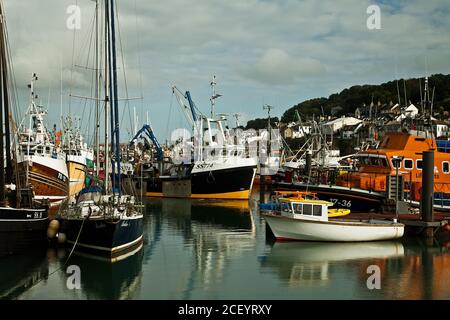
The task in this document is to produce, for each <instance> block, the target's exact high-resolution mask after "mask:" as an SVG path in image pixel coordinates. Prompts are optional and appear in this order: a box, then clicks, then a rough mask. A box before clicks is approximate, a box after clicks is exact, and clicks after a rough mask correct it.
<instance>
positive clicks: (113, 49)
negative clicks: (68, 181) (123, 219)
mask: <svg viewBox="0 0 450 320" xmlns="http://www.w3.org/2000/svg"><path fill="white" fill-rule="evenodd" d="M110 1H111V17H110V18H111V39H110V40H111V54H112V56H111V58H112V70H111V71H112V77H111V79H112V85H113V88H112V91H113V93H114V97H113V100H112V102H113V103H112V105H113V106H114V117H112V118H114V133H115V144H116V145H115V147H114V149H115V152H116V159H115V162H116V163H117V181H115V183H117V186H116V188H117V189H118V191H119V195H121V194H122V190H121V189H122V188H121V182H120V180H121V177H120V131H119V103H118V95H117V57H116V32H115V15H114V0H110ZM114 180H115V179H114Z"/></svg>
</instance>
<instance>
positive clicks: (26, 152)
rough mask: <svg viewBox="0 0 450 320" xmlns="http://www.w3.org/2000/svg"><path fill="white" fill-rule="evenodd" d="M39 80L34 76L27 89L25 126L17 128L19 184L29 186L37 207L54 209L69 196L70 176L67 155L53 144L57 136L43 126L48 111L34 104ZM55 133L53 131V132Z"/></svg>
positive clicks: (23, 124)
mask: <svg viewBox="0 0 450 320" xmlns="http://www.w3.org/2000/svg"><path fill="white" fill-rule="evenodd" d="M37 80H38V77H37V76H36V74H33V77H32V79H31V83H30V84H29V86H28V87H29V88H30V105H29V107H28V110H27V113H26V117H25V118H24V119H23V120H22V121H23V122H25V121H27V122H28V128H25V123H22V124H21V125H20V126H19V134H18V135H19V141H18V148H17V166H18V168H17V169H18V175H19V177H18V180H19V183H20V184H21V185H31V187H32V189H33V193H34V200H35V202H36V203H38V204H43V205H45V204H46V203H47V202H49V203H50V206H57V205H60V204H61V203H62V201H63V200H65V199H66V198H67V196H68V194H69V174H68V171H67V167H66V154H65V153H64V151H63V150H62V149H61V147H60V146H59V145H57V143H56V136H55V134H56V132H53V133H52V132H50V131H49V130H48V129H47V128H46V126H45V123H44V120H45V117H46V115H47V111H46V110H44V108H43V106H41V105H39V104H38V103H37V101H36V99H37V98H38V96H37V94H36V93H35V91H34V88H35V84H36V81H37ZM54 131H56V130H54Z"/></svg>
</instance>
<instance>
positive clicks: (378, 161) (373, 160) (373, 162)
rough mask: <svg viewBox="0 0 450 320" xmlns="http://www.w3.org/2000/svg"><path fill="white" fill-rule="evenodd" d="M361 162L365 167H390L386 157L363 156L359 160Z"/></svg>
mask: <svg viewBox="0 0 450 320" xmlns="http://www.w3.org/2000/svg"><path fill="white" fill-rule="evenodd" d="M359 162H360V164H362V165H365V166H376V167H383V168H387V167H388V163H387V160H386V158H385V157H384V156H377V155H374V156H362V157H360V158H359Z"/></svg>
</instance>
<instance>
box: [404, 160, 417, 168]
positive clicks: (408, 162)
mask: <svg viewBox="0 0 450 320" xmlns="http://www.w3.org/2000/svg"><path fill="white" fill-rule="evenodd" d="M403 166H404V167H405V169H412V168H413V166H414V162H413V161H412V159H405V160H403Z"/></svg>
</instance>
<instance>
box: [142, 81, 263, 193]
mask: <svg viewBox="0 0 450 320" xmlns="http://www.w3.org/2000/svg"><path fill="white" fill-rule="evenodd" d="M215 85H216V82H215V77H214V79H213V81H212V82H211V86H212V91H213V95H212V97H211V117H207V116H205V115H199V114H197V112H196V108H195V106H194V104H193V102H192V99H191V96H190V94H189V92H186V95H183V94H181V93H180V92H179V91H178V89H176V87H173V92H174V93H176V94H177V98H178V101H179V103H180V106H181V107H182V109H183V111H184V112H185V115H186V117H187V118H188V119H189V122H190V125H191V126H192V127H193V128H194V136H195V138H194V142H192V141H186V140H183V141H181V143H179V144H178V145H176V146H175V148H174V150H173V154H174V156H173V158H174V159H178V160H179V161H178V163H179V164H178V165H174V166H172V171H171V172H169V174H161V175H159V176H158V177H157V179H153V180H152V181H148V182H147V192H146V193H145V195H147V196H151V197H176V198H200V199H239V200H247V199H249V196H250V190H251V189H252V186H253V181H254V178H255V173H256V168H257V160H256V159H255V158H254V157H250V156H249V151H248V150H247V149H248V148H246V146H245V145H244V144H238V143H235V142H234V141H233V138H232V137H231V136H230V132H229V130H228V129H227V126H226V125H225V120H226V118H225V116H223V115H222V116H219V117H215V116H214V106H215V100H216V99H217V98H218V97H220V96H221V95H218V94H216V92H215ZM184 100H187V101H188V104H189V107H188V106H187V105H186V104H184V102H183V101H184ZM186 110H189V112H187V111H186ZM180 155H181V156H180ZM192 159H194V161H192Z"/></svg>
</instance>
